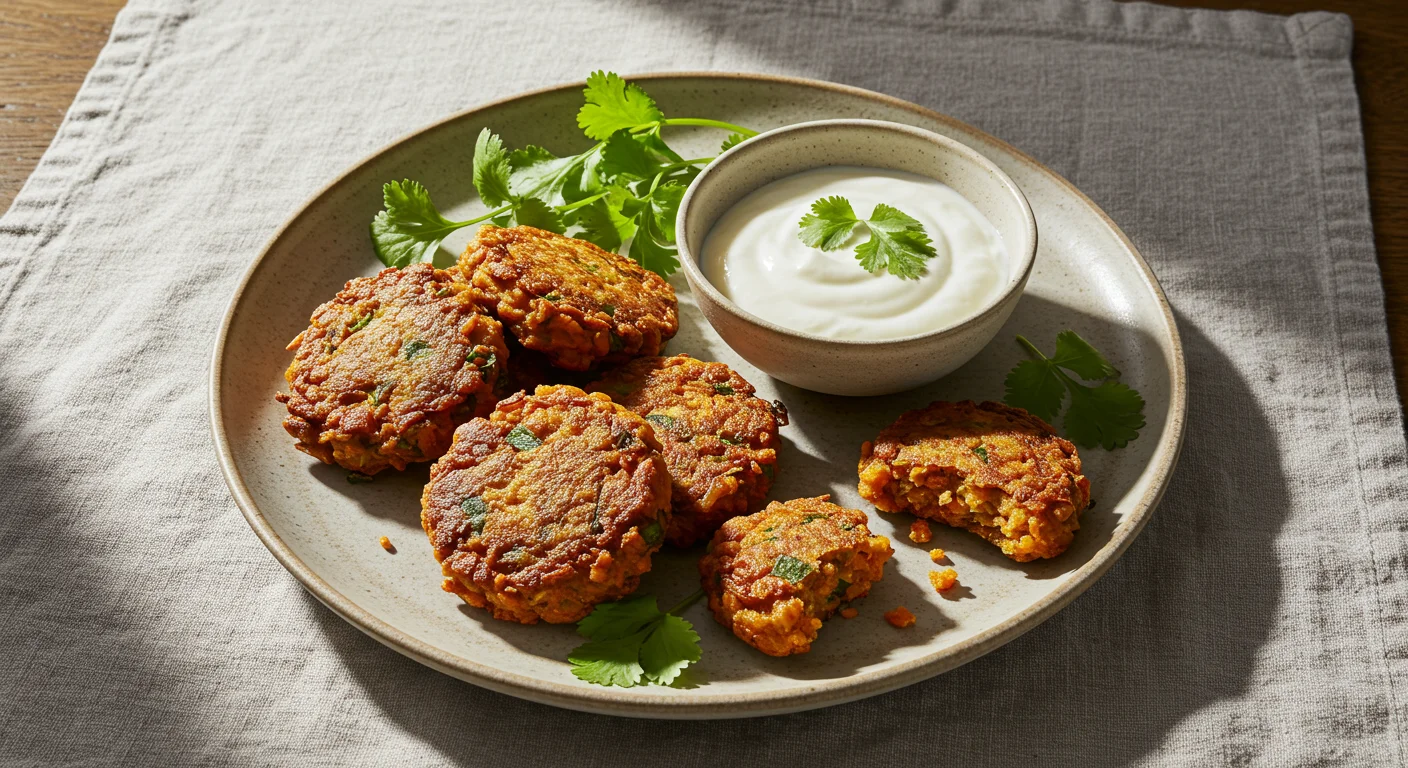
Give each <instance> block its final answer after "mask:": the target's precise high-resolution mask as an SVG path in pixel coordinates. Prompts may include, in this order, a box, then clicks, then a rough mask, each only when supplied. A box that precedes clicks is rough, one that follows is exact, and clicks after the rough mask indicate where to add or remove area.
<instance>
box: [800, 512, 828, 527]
mask: <svg viewBox="0 0 1408 768" xmlns="http://www.w3.org/2000/svg"><path fill="white" fill-rule="evenodd" d="M825 518H826V515H823V514H821V513H820V512H813V513H811V514H809V515H807V516H806V517H804V518H802V525H806V524H807V523H811V522H815V521H817V520H823V519H825Z"/></svg>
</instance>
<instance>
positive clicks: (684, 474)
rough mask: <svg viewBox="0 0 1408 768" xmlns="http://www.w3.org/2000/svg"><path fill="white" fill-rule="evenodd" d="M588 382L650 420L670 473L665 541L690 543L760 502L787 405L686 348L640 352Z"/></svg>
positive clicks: (772, 472)
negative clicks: (683, 352) (675, 352)
mask: <svg viewBox="0 0 1408 768" xmlns="http://www.w3.org/2000/svg"><path fill="white" fill-rule="evenodd" d="M589 389H591V390H592V391H595V392H605V393H606V394H608V395H610V396H611V397H612V399H613V400H615V401H616V402H618V403H620V404H621V405H624V406H626V407H627V408H630V409H631V410H632V411H635V412H636V413H638V414H640V415H642V416H644V417H645V418H646V420H647V421H649V422H651V423H652V424H653V425H654V426H655V434H656V436H657V437H659V438H660V443H661V444H662V445H664V446H665V450H664V456H665V465H666V466H667V467H669V469H670V477H671V478H673V480H674V492H673V498H674V501H673V505H674V514H673V515H672V516H671V518H670V526H669V528H668V529H666V531H665V538H666V540H667V541H668V542H669V543H670V544H672V545H674V546H677V547H687V546H689V545H691V544H693V543H694V542H696V541H699V540H700V539H705V538H708V537H709V536H710V535H712V534H713V533H714V531H716V530H718V527H719V525H721V524H722V523H723V521H725V520H727V519H729V518H730V517H734V516H736V515H744V514H747V513H749V512H753V511H756V510H757V509H758V508H759V507H761V506H762V503H763V500H764V499H765V498H767V495H768V489H770V488H771V487H772V482H773V479H774V477H775V476H776V472H777V447H778V439H777V428H778V426H779V424H786V423H787V421H786V411H785V410H783V409H782V407H781V405H780V404H779V405H776V406H774V405H770V404H768V402H767V401H766V400H763V399H761V398H758V397H756V396H754V394H753V392H754V390H753V385H752V384H749V383H748V382H747V381H746V380H745V379H744V378H743V377H742V376H739V375H738V374H737V373H735V372H734V371H733V370H732V369H730V368H729V367H728V366H727V365H724V364H723V363H705V362H700V361H699V360H695V359H694V358H692V357H690V356H689V355H676V356H674V357H643V358H640V359H638V360H633V361H631V362H629V363H627V364H626V365H623V366H621V367H620V368H617V369H616V370H614V371H611V372H610V373H608V374H606V376H605V377H603V378H602V379H601V380H600V381H598V382H596V383H594V384H592V385H591V387H589Z"/></svg>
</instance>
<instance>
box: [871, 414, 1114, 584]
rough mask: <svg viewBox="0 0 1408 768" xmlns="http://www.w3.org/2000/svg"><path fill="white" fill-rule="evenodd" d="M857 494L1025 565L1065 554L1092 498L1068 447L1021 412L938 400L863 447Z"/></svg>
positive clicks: (1073, 451) (1045, 426)
mask: <svg viewBox="0 0 1408 768" xmlns="http://www.w3.org/2000/svg"><path fill="white" fill-rule="evenodd" d="M859 471H860V483H859V489H860V494H861V496H862V497H863V498H865V499H867V500H869V501H870V502H871V503H873V504H875V506H876V507H878V508H879V509H881V510H882V511H885V512H900V511H909V512H912V513H913V514H915V515H918V516H920V517H925V518H929V519H931V520H938V521H940V522H944V523H947V524H948V525H951V526H954V527H956V528H965V529H967V530H969V531H972V532H973V533H976V534H978V535H979V536H981V537H983V538H984V539H987V540H988V541H990V542H992V543H993V544H995V545H997V546H998V547H999V548H1001V549H1002V551H1003V553H1004V554H1006V555H1007V556H1008V557H1010V558H1012V559H1013V560H1016V561H1019V562H1026V561H1029V560H1035V559H1037V558H1046V557H1055V556H1056V555H1059V554H1061V553H1062V552H1064V551H1065V550H1066V548H1067V547H1069V546H1070V544H1071V541H1072V539H1073V538H1074V536H1075V531H1076V529H1078V528H1079V527H1080V513H1081V510H1083V509H1085V507H1086V504H1087V503H1088V502H1089V499H1090V482H1089V481H1088V480H1086V478H1085V476H1084V475H1082V474H1081V461H1080V455H1079V454H1078V453H1077V452H1076V447H1075V446H1074V445H1072V444H1071V442H1070V441H1069V440H1066V439H1064V438H1062V437H1059V436H1057V435H1056V433H1055V431H1054V430H1052V428H1051V426H1050V425H1049V424H1047V423H1046V422H1044V421H1042V420H1041V419H1038V418H1036V417H1035V416H1032V415H1031V414H1029V413H1027V412H1026V411H1024V410H1022V409H1020V408H1013V407H1011V406H1008V405H1004V404H1002V403H994V402H985V403H982V404H978V403H974V402H972V401H971V400H969V401H964V402H961V403H947V402H937V403H933V404H931V405H930V406H929V407H927V408H922V409H919V410H915V411H909V412H907V413H905V414H903V415H901V416H900V417H899V419H898V420H896V421H895V423H894V424H891V425H890V426H888V427H886V428H885V429H884V430H883V431H882V432H881V433H880V435H879V436H878V437H877V438H876V439H875V441H874V443H866V444H865V445H863V446H861V457H860V465H859Z"/></svg>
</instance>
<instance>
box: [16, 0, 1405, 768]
mask: <svg viewBox="0 0 1408 768" xmlns="http://www.w3.org/2000/svg"><path fill="white" fill-rule="evenodd" d="M1350 39H1351V34H1350V25H1349V22H1348V20H1347V19H1346V18H1344V17H1342V16H1336V15H1329V14H1307V15H1303V16H1296V17H1292V18H1289V19H1286V18H1279V17H1272V16H1265V15H1260V14H1252V13H1226V14H1224V13H1213V12H1204V11H1182V10H1173V9H1169V8H1162V7H1158V6H1152V5H1141V4H1136V5H1116V4H1112V3H1108V2H1075V1H1074V0H1048V1H1047V2H1018V1H1017V0H1008V1H1003V0H972V1H971V2H970V1H969V0H947V1H946V2H939V1H938V0H935V2H921V1H920V0H913V1H910V0H896V1H893V2H887V3H884V4H874V3H865V2H862V1H861V0H856V1H855V2H854V3H849V2H839V1H834V2H821V3H814V4H810V5H788V6H783V5H776V4H773V3H770V2H761V1H753V0H695V1H694V2H690V3H680V4H677V5H672V4H665V3H660V2H651V1H649V0H617V1H616V2H593V1H591V0H570V1H567V2H551V3H550V2H546V0H519V1H517V2H495V3H491V4H476V5H473V6H469V5H467V4H463V3H453V2H432V1H428V0H426V1H423V0H402V2H399V3H397V4H395V5H387V4H380V3H356V4H349V3H347V2H336V1H335V0H316V1H315V2H304V3H285V2H279V1H278V0H245V1H244V2H238V3H223V4H214V3H206V2H186V1H184V0H135V1H134V2H133V4H132V5H131V6H130V7H129V8H127V9H126V10H125V11H123V12H122V14H121V15H120V16H119V17H118V20H117V23H116V24H115V26H114V29H113V33H112V41H111V42H110V43H109V45H108V47H107V48H106V49H105V50H104V52H103V54H102V56H101V57H100V58H99V60H98V63H97V65H96V66H95V67H94V69H93V72H92V74H91V75H89V77H88V80H87V82H86V83H85V84H84V87H83V90H82V91H81V93H80V94H79V96H78V98H77V100H76V101H75V103H74V105H73V108H72V110H70V112H69V114H68V117H67V119H66V120H65V121H64V124H63V127H62V128H61V129H60V131H59V133H58V137H57V138H56V139H55V141H54V144H53V146H52V147H51V148H50V149H49V151H48V153H47V154H46V155H45V157H44V160H43V162H42V163H41V164H40V166H39V168H38V170H36V171H35V173H34V175H33V177H32V178H31V179H30V181H29V183H28V184H27V185H26V186H25V188H24V191H23V192H22V193H21V194H20V196H19V197H18V198H17V199H16V201H15V203H14V206H13V207H12V208H11V210H10V211H9V212H8V213H7V214H6V215H5V217H4V219H3V220H0V510H2V511H3V514H0V553H3V554H0V755H4V758H3V761H4V762H5V763H7V764H18V765H63V764H83V765H94V764H108V763H122V764H129V765H193V764H239V765H245V764H299V765H334V764H349V763H353V764H406V765H409V764H431V763H466V764H510V763H513V764H532V765H536V764H550V763H569V762H570V763H571V764H573V765H621V764H626V765H631V764H640V763H642V762H651V761H653V760H669V761H670V762H672V763H678V764H681V765H684V764H741V763H745V764H751V765H763V766H770V765H787V764H795V763H800V762H811V763H818V764H842V763H846V764H881V763H885V764H891V763H910V762H921V761H922V762H926V763H932V762H938V763H944V764H950V765H979V764H992V765H1003V764H1009V765H1010V764H1014V763H1019V762H1026V761H1045V762H1051V761H1054V762H1056V763H1061V764H1066V763H1070V764H1082V765H1115V764H1131V763H1137V764H1147V765H1212V764H1237V765H1253V764H1255V765H1263V764H1265V765H1271V764H1275V765H1328V764H1353V765H1370V764H1375V765H1386V764H1395V763H1396V764H1402V763H1403V762H1404V760H1405V753H1404V745H1403V733H1404V729H1405V722H1408V720H1405V718H1408V711H1405V706H1408V677H1405V671H1408V547H1405V534H1404V531H1405V529H1408V504H1405V501H1408V483H1405V480H1408V471H1405V452H1404V440H1403V432H1402V425H1401V420H1400V410H1399V406H1398V403H1397V399H1396V395H1395V392H1394V384H1393V379H1392V376H1391V373H1390V367H1389V354H1388V347H1387V340H1386V334H1385V323H1384V310H1383V298H1382V289H1381V286H1380V279H1379V272H1378V269H1377V267H1376V264H1375V259H1374V252H1373V246H1372V239H1371V236H1370V225H1369V217H1368V201H1367V196H1366V191H1365V180H1364V160H1363V149H1362V144H1361V139H1360V128H1359V115H1358V105H1357V101H1356V97H1355V91H1354V82H1353V75H1352V72H1351V69H1350V65H1349V46H1350ZM596 68H611V69H615V70H617V71H621V72H626V73H630V72H643V71H650V70H671V69H675V70H678V69H722V70H735V71H759V72H772V73H784V74H791V75H802V76H809V77H817V78H823V79H829V80H835V81H838V82H842V83H849V84H852V85H857V86H862V87H866V88H872V89H875V90H879V91H884V92H886V93H889V94H892V95H895V96H898V97H901V98H905V99H910V100H913V101H916V102H918V103H920V104H923V105H926V106H929V107H932V108H934V109H937V110H940V111H942V112H946V113H949V114H951V115H954V116H956V117H958V118H960V119H962V120H966V121H969V122H971V123H973V124H975V125H977V126H979V127H981V128H984V129H986V130H988V131H990V132H992V133H994V134H996V135H997V136H999V137H1002V138H1004V139H1006V140H1008V141H1010V142H1012V143H1014V144H1016V145H1017V146H1018V147H1021V148H1023V149H1024V150H1026V151H1027V152H1029V153H1031V154H1032V155H1034V156H1035V157H1037V158H1038V159H1040V160H1042V161H1044V162H1046V163H1047V164H1049V165H1050V166H1051V167H1053V168H1054V169H1055V170H1056V171H1057V172H1059V173H1062V174H1064V175H1065V176H1066V177H1067V178H1069V179H1070V180H1071V181H1073V182H1074V183H1075V184H1076V185H1077V186H1079V187H1080V188H1081V189H1082V190H1084V191H1085V192H1086V193H1088V194H1089V195H1090V196H1091V197H1092V198H1094V199H1095V201H1096V202H1097V203H1099V204H1100V205H1101V206H1103V207H1104V208H1105V210H1106V211H1108V212H1109V213H1110V214H1111V216H1113V218H1114V219H1115V220H1116V221H1118V222H1119V223H1120V225H1121V226H1122V227H1123V228H1124V230H1125V231H1126V232H1127V233H1128V234H1129V236H1130V237H1131V238H1133V240H1134V242H1135V243H1136V244H1137V245H1138V246H1139V247H1140V248H1141V249H1142V250H1143V253H1144V255H1145V256H1146V257H1147V258H1148V260H1149V262H1150V264H1151V265H1152V266H1153V268H1154V270H1155V272H1156V273H1157V274H1158V275H1159V277H1160V279H1161V280H1162V281H1163V285H1164V287H1165V289H1166V290H1167V292H1168V296H1169V299H1170V301H1171V302H1172V304H1173V307H1174V309H1175V311H1176V312H1177V316H1178V321H1179V324H1180V328H1181V330H1182V333H1183V339H1184V343H1185V345H1186V348H1187V352H1188V373H1189V380H1190V386H1191V393H1190V413H1189V417H1188V432H1187V434H1188V441H1187V445H1186V447H1185V448H1184V451H1183V457H1182V462H1181V464H1180V466H1179V468H1178V472H1177V476H1176V478H1175V480H1174V483H1173V487H1172V488H1171V489H1170V491H1169V493H1168V495H1167V497H1166V498H1165V500H1164V502H1163V504H1162V505H1161V507H1160V508H1159V510H1158V512H1157V513H1156V514H1155V516H1154V518H1153V522H1152V523H1150V524H1149V526H1148V528H1147V529H1146V530H1145V531H1144V533H1143V535H1142V536H1140V538H1139V540H1138V541H1136V542H1135V543H1134V545H1133V547H1132V548H1131V549H1130V550H1129V552H1128V553H1127V554H1126V555H1125V556H1124V558H1123V559H1122V560H1121V561H1120V562H1119V564H1118V565H1116V566H1115V568H1114V569H1113V570H1112V571H1111V572H1110V573H1109V575H1107V576H1106V577H1105V578H1104V579H1103V580H1102V581H1101V582H1100V583H1099V584H1097V585H1096V586H1095V587H1094V588H1093V589H1091V590H1090V591H1089V592H1088V593H1087V594H1085V595H1084V596H1082V597H1081V598H1079V599H1078V600H1076V601H1075V603H1074V604H1072V605H1071V606H1070V607H1069V608H1067V609H1066V610H1065V611H1063V612H1062V613H1060V614H1059V615H1057V616H1056V617H1055V618H1053V619H1052V620H1050V621H1049V622H1047V623H1046V624H1044V625H1042V626H1041V627H1039V628H1038V629H1036V630H1034V631H1032V632H1030V633H1029V634H1027V635H1025V636H1023V637H1021V638H1020V639H1018V640H1016V641H1014V642H1012V643H1011V644H1009V645H1008V646H1006V647H1004V648H1002V649H1001V650H999V651H996V652H994V653H992V654H990V655H988V656H986V657H984V658H982V659H980V660H978V661H975V662H973V663H971V664H969V665H967V666H965V667H962V668H960V669H958V670H956V671H953V672H950V673H948V674H946V675H943V676H941V677H938V678H936V679H933V680H930V681H928V682H926V683H922V684H919V685H915V686H912V687H909V688H906V689H903V690H900V691H897V692H894V693H891V694H888V695H885V696H880V697H877V698H874V699H870V700H867V701H863V702H859V703H855V704H850V705H846V706H839V707H835V708H832V709H827V710H822V711H817V712H810V713H803V714H798V715H793V716H787V717H776V718H764V719H755V720H745V721H728V722H714V723H677V724H658V723H657V724H652V723H646V722H640V721H629V720H618V719H612V718H607V717H601V716H592V715H584V714H577V713H571V712H566V711H559V710H554V709H550V708H548V707H544V706H539V705H536V704H531V703H527V702H523V701H519V700H516V699H513V698H509V697H507V696H502V695H499V694H494V693H490V692H488V691H484V690H481V689H478V688H475V687H473V686H470V685H468V684H465V683H461V682H459V681H456V680H453V679H451V678H449V677H446V676H443V675H441V674H439V673H436V672H433V671H431V670H429V669H426V668H423V667H421V666H419V665H417V664H416V663H414V662H412V661H409V660H407V659H404V658H402V657H401V656H399V655H397V654H395V653H394V652H392V651H390V650H388V649H386V648H384V647H382V646H380V645H378V644H377V643H376V642H374V641H373V640H371V639H369V638H367V637H364V636H363V635H361V634H360V633H359V632H358V631H357V630H355V629H353V628H352V627H351V626H349V625H347V624H345V623H343V622H342V621H341V620H340V619H338V618H337V617H336V616H334V615H333V614H332V613H331V612H329V611H327V610H326V609H324V608H322V607H321V606H320V605H319V604H318V603H317V602H316V601H315V600H313V599H312V598H311V597H309V596H308V595H306V594H305V593H304V592H303V590H302V589H301V588H300V587H299V585H298V584H297V582H295V581H294V579H293V578H292V577H290V576H289V575H288V574H286V573H285V572H284V571H283V569H281V568H280V567H279V566H278V565H277V564H276V563H275V562H274V560H273V558H272V557H270V556H269V554H268V553H267V552H266V551H265V550H264V548H263V547H262V546H261V545H260V544H259V542H258V541H257V540H256V538H255V537H254V535H253V534H252V533H251V532H250V531H249V529H248V528H247V526H246V525H245V523H244V521H243V520H242V519H241V517H240V515H239V512H238V511H237V510H236V509H235V506H234V504H233V503H232V502H231V500H230V497H229V495H228V493H227V492H226V489H225V486H224V483H223V482H222V481H221V478H220V475H219V472H218V470H217V468H216V463H215V460H214V457H213V454H212V447H211V439H210V436H209V427H208V425H207V414H206V404H205V403H206V400H205V398H206V366H207V361H208V359H209V356H210V351H211V345H212V342H213V339H214V334H215V331H216V327H217V323H218V320H219V318H220V316H221V313H222V310H223V308H224V306H225V303H226V301H227V300H228V298H229V296H230V294H231V292H232V290H233V289H234V287H235V284H236V282H237V280H238V279H239V276H240V275H241V273H242V272H243V271H244V269H245V268H246V266H247V265H248V264H249V263H250V260H251V259H252V258H253V257H254V255H255V254H256V253H257V252H258V250H259V248H260V247H261V245H262V244H263V243H264V242H265V241H266V240H267V239H268V238H269V237H270V235H271V234H272V233H273V231H274V229H275V228H276V227H277V225H278V224H279V223H280V222H281V221H282V220H283V219H284V218H285V217H286V216H287V215H288V214H289V213H290V212H291V211H293V210H294V209H295V208H296V207H297V206H298V205H299V204H300V203H301V202H302V201H303V200H305V199H306V198H307V197H308V196H309V195H310V194H312V193H313V192H314V191H316V190H317V189H318V188H319V187H320V186H321V185H322V184H323V183H325V182H326V181H328V180H329V179H331V178H332V177H333V176H334V175H336V174H337V173H339V172H340V171H341V170H342V169H343V168H345V167H346V166H348V165H349V164H351V163H352V162H354V161H356V160H358V159H360V158H361V157H362V156H363V155H364V154H366V153H368V152H369V151H371V150H373V149H375V148H377V147H379V146H381V145H383V144H385V143H387V142H388V141H390V140H392V139H394V138H395V137H397V136H399V135H401V134H403V133H405V132H407V131H409V130H411V129H413V128H415V127H417V126H420V125H422V124H424V123H427V122H429V121H432V120H434V119H436V118H439V117H441V116H443V115H446V114H448V113H450V112H452V111H456V110H459V109H462V108H464V107H466V106H469V105H473V104H476V103H479V102H483V101H486V100H489V99H493V98H498V97H502V96H507V95H511V94H513V93H516V92H519V91H522V90H525V89H530V88H536V87H540V86H543V85H547V84H553V83H558V82H566V81H571V80H576V79H580V78H581V77H582V76H584V75H585V74H586V73H587V72H589V71H590V70H593V69H596Z"/></svg>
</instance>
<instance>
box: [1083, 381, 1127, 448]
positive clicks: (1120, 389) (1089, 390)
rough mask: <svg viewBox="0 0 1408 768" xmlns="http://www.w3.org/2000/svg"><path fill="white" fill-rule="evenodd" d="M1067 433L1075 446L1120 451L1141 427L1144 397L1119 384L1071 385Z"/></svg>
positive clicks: (1116, 382)
mask: <svg viewBox="0 0 1408 768" xmlns="http://www.w3.org/2000/svg"><path fill="white" fill-rule="evenodd" d="M1069 386H1070V390H1071V407H1070V408H1069V409H1067V410H1066V420H1065V422H1064V423H1065V426H1066V434H1067V435H1068V436H1069V437H1070V438H1071V442H1073V443H1076V444H1078V445H1085V446H1093V445H1100V446H1103V447H1104V448H1105V450H1107V451H1113V450H1114V449H1116V448H1123V447H1125V446H1126V445H1128V444H1129V441H1130V440H1133V439H1135V438H1137V437H1139V430H1141V429H1143V428H1144V398H1142V397H1140V396H1139V393H1138V392H1135V391H1134V390H1132V389H1130V388H1129V387H1127V386H1125V385H1124V384H1121V383H1119V382H1118V381H1106V382H1103V383H1101V384H1099V385H1097V386H1095V387H1087V386H1085V385H1083V384H1076V383H1074V382H1072V383H1071V384H1070V385H1069Z"/></svg>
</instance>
